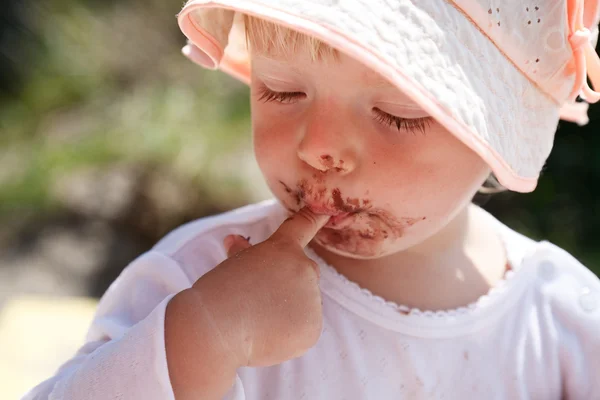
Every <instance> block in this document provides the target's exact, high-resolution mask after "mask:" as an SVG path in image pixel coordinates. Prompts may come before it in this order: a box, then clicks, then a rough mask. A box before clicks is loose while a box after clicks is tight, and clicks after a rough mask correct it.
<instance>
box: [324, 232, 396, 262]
mask: <svg viewBox="0 0 600 400" xmlns="http://www.w3.org/2000/svg"><path fill="white" fill-rule="evenodd" d="M314 242H315V243H317V244H318V245H319V246H320V247H322V248H324V249H325V250H327V251H329V252H331V253H334V254H337V255H339V256H343V257H347V258H353V259H357V260H372V259H376V258H381V257H385V256H387V255H390V254H392V253H394V251H390V250H389V247H388V246H385V244H386V243H385V242H380V243H373V241H372V240H369V239H356V240H346V241H344V240H341V241H335V242H332V241H331V239H330V235H328V234H327V232H323V230H321V231H320V232H319V233H318V234H317V236H315V238H314ZM386 250H387V251H386Z"/></svg>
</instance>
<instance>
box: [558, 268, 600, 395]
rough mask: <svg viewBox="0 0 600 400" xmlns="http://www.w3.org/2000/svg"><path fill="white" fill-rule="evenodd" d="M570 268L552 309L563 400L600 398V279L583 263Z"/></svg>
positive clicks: (560, 282) (560, 280)
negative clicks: (558, 353)
mask: <svg viewBox="0 0 600 400" xmlns="http://www.w3.org/2000/svg"><path fill="white" fill-rule="evenodd" d="M570 267H571V268H570V271H569V274H563V278H561V279H559V280H558V281H559V282H558V284H557V289H556V290H555V293H554V296H553V300H554V304H553V307H552V312H553V314H554V317H555V319H556V321H557V332H556V333H557V341H558V343H559V347H560V365H561V375H562V377H563V398H564V399H567V400H580V399H600V380H599V379H598V377H599V371H600V280H599V279H598V278H597V277H596V276H595V275H594V274H593V273H592V272H591V271H590V270H588V269H587V268H585V267H584V266H583V265H580V264H579V263H576V262H572V263H571V264H570ZM558 288H560V289H558Z"/></svg>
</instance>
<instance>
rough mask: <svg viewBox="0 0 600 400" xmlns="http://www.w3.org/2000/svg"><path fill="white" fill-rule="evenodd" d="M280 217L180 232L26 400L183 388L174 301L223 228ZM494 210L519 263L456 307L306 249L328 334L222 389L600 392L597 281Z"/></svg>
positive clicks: (270, 208) (210, 258)
mask: <svg viewBox="0 0 600 400" xmlns="http://www.w3.org/2000/svg"><path fill="white" fill-rule="evenodd" d="M488 215H489V214H488ZM284 218H285V210H284V209H283V207H281V206H280V205H279V203H277V202H275V201H266V202H262V203H259V204H255V205H251V206H247V207H244V208H241V209H238V210H234V211H232V212H229V213H226V214H222V215H219V216H215V217H210V218H204V219H200V220H197V221H195V222H191V223H189V224H186V225H184V226H182V227H180V228H178V229H176V230H175V231H173V232H171V233H170V234H169V235H167V236H166V237H165V238H164V239H163V240H161V241H160V242H159V243H158V244H157V245H156V246H155V247H154V248H153V249H152V250H150V251H149V252H147V253H145V254H143V255H141V256H140V257H139V258H137V259H136V260H135V261H133V262H132V263H131V264H130V265H129V266H128V267H127V268H126V269H125V270H124V271H123V272H122V274H121V275H120V276H119V278H118V279H117V280H116V281H115V282H114V283H113V284H112V285H111V286H110V288H109V289H108V290H107V292H106V293H105V294H104V296H103V297H102V299H101V301H100V304H99V306H98V310H97V313H96V315H95V318H94V321H93V323H92V326H91V328H90V330H89V332H88V335H87V340H86V342H87V344H86V345H85V346H83V347H82V348H81V349H80V350H79V352H78V353H77V354H76V355H75V356H74V357H73V358H72V359H71V360H69V361H67V362H66V363H65V364H63V365H62V367H61V368H60V369H59V370H58V371H57V372H56V375H55V376H53V377H51V378H50V379H48V380H47V381H45V382H42V383H41V384H39V385H38V386H37V387H35V388H34V389H32V390H31V391H30V392H29V393H28V394H26V395H25V397H24V399H28V400H29V399H52V400H86V399H89V400H100V399H102V400H105V399H143V400H155V399H156V400H158V399H161V400H162V399H167V400H172V399H174V396H173V391H172V387H171V385H170V381H169V374H168V368H167V360H166V353H165V341H164V316H165V308H166V306H167V304H168V302H169V300H170V299H171V298H172V297H173V296H174V295H175V294H176V293H178V292H179V291H181V290H183V289H186V288H188V287H190V286H191V285H192V284H193V283H194V282H195V281H196V280H197V279H198V278H200V277H201V276H202V275H203V274H204V273H206V272H207V271H209V270H210V269H211V268H213V267H214V266H216V265H218V264H219V263H220V262H221V261H223V260H224V259H225V258H226V254H225V250H224V248H223V245H222V240H223V238H224V237H225V236H226V235H228V234H232V233H233V234H241V235H244V236H250V237H251V240H250V241H251V243H253V244H255V243H258V242H261V241H263V240H264V239H266V238H267V237H269V235H270V234H271V233H272V232H273V231H274V230H275V229H276V228H277V227H278V226H279V225H280V223H281V222H282V221H283V219H284ZM489 218H490V220H491V221H493V223H494V224H495V225H496V226H497V230H498V233H499V234H500V236H501V237H502V239H503V241H504V243H505V245H506V248H507V253H508V257H509V261H510V262H511V265H512V271H509V272H508V273H507V275H506V278H505V279H504V280H503V281H501V282H500V283H499V284H498V285H497V286H496V287H494V288H493V289H492V290H491V291H490V292H489V294H488V295H486V296H483V297H481V298H480V299H479V300H478V301H477V302H476V303H473V304H471V305H470V306H468V307H465V308H461V309H457V310H449V311H444V312H437V313H432V312H422V311H419V310H415V309H412V310H409V309H406V308H405V307H402V306H399V305H395V304H392V303H389V302H386V301H384V300H383V299H381V298H379V297H376V296H374V295H372V294H370V292H369V291H367V290H364V289H361V288H359V287H358V286H357V285H356V284H355V283H352V282H350V281H348V280H347V279H346V278H344V277H343V276H342V275H340V274H338V273H337V272H336V271H335V270H334V269H333V268H332V267H331V266H328V265H327V264H325V263H324V262H323V261H322V260H320V259H319V258H318V257H317V256H316V255H315V254H314V253H313V252H312V250H310V249H308V250H307V254H308V255H309V256H310V257H312V258H313V259H315V260H316V261H317V262H318V263H319V265H320V268H321V280H320V286H321V291H322V294H323V318H324V326H323V332H322V335H321V337H320V339H319V341H318V342H317V344H316V345H315V346H314V347H313V348H312V349H310V350H309V351H308V352H307V353H306V354H305V355H303V356H302V357H300V358H296V359H293V360H289V361H287V362H284V363H283V364H280V365H276V366H272V367H263V368H241V369H239V370H238V373H237V377H236V382H235V384H234V386H233V387H232V389H231V391H230V392H229V393H228V395H227V396H226V399H227V400H254V399H297V400H302V399H305V400H320V399H323V400H325V399H327V400H344V399H347V400H361V399H486V400H487V399H511V400H517V399H543V400H552V399H556V400H558V399H582V400H583V399H585V400H588V399H600V281H599V280H598V278H597V277H596V276H595V275H594V274H593V273H592V272H590V271H589V270H588V269H586V268H585V267H584V266H582V265H581V264H580V263H579V262H578V261H576V260H575V259H574V258H573V257H572V256H570V255H569V254H568V253H566V252H565V251H563V250H561V249H559V248H558V247H556V246H554V245H552V244H550V243H547V242H542V243H537V242H534V241H532V240H530V239H528V238H526V237H524V236H522V235H520V234H518V233H516V232H514V231H512V230H511V229H509V228H508V227H506V226H505V225H503V224H502V223H500V222H499V221H497V220H496V219H494V218H493V217H492V216H491V215H489ZM407 312H408V314H407ZM198 362H202V360H198ZM198 399H200V397H198Z"/></svg>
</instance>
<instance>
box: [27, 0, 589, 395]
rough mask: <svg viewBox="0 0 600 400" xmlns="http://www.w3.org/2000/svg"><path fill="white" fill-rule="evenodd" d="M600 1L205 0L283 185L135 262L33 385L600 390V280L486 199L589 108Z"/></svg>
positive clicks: (530, 165)
mask: <svg viewBox="0 0 600 400" xmlns="http://www.w3.org/2000/svg"><path fill="white" fill-rule="evenodd" d="M599 5H600V2H599V1H598V0H539V1H537V2H531V3H529V2H527V1H521V0H519V1H516V0H509V1H502V2H501V1H496V0H426V1H415V2H411V1H409V0H210V1H209V0H192V1H190V2H189V3H188V4H187V5H185V7H184V8H183V10H182V12H181V13H180V14H179V16H178V20H179V26H180V27H181V29H182V31H183V33H184V34H185V35H186V36H187V38H188V39H189V44H188V45H187V46H186V47H185V48H184V53H185V54H186V55H187V56H189V57H190V58H191V59H192V60H194V61H195V62H197V63H199V64H201V65H203V66H205V67H208V68H220V69H222V70H224V71H226V72H228V73H230V74H232V75H233V76H235V77H237V78H239V79H241V80H243V81H245V82H247V83H248V84H249V85H250V87H251V105H252V125H253V135H254V150H255V154H256V158H257V161H258V164H259V166H260V168H261V171H262V172H263V174H264V177H265V179H266V181H267V183H268V185H269V187H270V189H271V190H272V192H273V195H274V199H273V200H271V201H266V202H263V203H260V204H255V205H250V206H247V207H244V208H241V209H238V210H235V211H232V212H229V213H226V214H223V215H219V216H215V217H211V218H205V219H201V220H199V221H195V222H191V223H189V224H187V225H185V226H183V227H181V228H179V229H177V230H175V231H174V232H172V233H171V234H169V235H168V236H166V237H165V238H164V239H163V240H161V241H160V242H159V243H158V244H157V245H156V246H155V247H154V248H153V249H152V250H150V251H149V252H147V253H145V254H143V255H141V256H140V257H139V258H138V259H137V260H135V261H134V262H132V263H131V264H130V265H129V266H128V267H127V268H126V269H125V270H124V271H123V273H122V274H121V276H120V277H119V278H118V279H117V280H116V281H115V282H114V283H113V284H112V285H111V287H110V288H109V289H108V291H107V292H106V294H105V295H104V297H103V298H102V300H101V301H100V304H99V307H98V311H97V314H96V316H95V319H94V321H93V324H92V326H91V328H90V331H89V333H88V336H87V343H86V344H85V346H83V347H82V348H81V349H80V350H79V352H78V353H77V354H76V355H75V356H74V357H73V358H72V359H71V360H69V361H67V362H66V363H65V364H64V365H63V366H62V367H61V368H60V369H59V370H58V371H57V372H56V375H55V376H53V377H51V378H50V379H48V380H47V381H45V382H43V383H41V384H40V385H38V386H37V387H35V388H34V389H32V390H31V391H30V392H29V393H28V394H27V395H26V396H25V399H53V400H67V399H68V400H71V399H73V400H75V399H76V400H84V399H94V400H99V399H142V400H152V399H156V400H158V399H171V400H172V399H177V400H188V399H203V400H204V399H223V398H225V399H235V400H242V399H248V400H250V399H252V400H254V399H297V400H301V399H305V400H309V399H310V400H317V399H323V400H325V399H327V400H333V399H335V400H342V399H347V400H359V399H511V400H514V399H543V400H549V399H557V400H558V399H582V400H592V399H600V379H599V378H600V376H599V374H600V282H599V280H598V279H597V278H596V277H595V276H594V275H593V274H592V273H591V272H590V271H589V270H588V269H586V268H585V267H584V266H582V265H581V264H580V263H579V262H577V260H575V259H574V258H573V257H572V256H570V255H569V254H567V253H566V252H565V251H563V250H561V249H559V248H557V247H556V246H554V245H552V244H550V243H547V242H541V243H538V242H535V241H533V240H531V239H528V238H526V237H524V236H522V235H520V234H518V233H516V232H514V231H512V230H511V229H509V228H508V227H506V226H505V225H503V224H502V223H500V222H499V221H497V220H496V219H494V218H493V217H492V216H491V215H489V214H488V213H486V212H485V211H483V210H482V209H481V208H478V207H476V206H474V205H473V204H472V203H471V199H472V197H473V195H474V194H475V193H476V192H477V191H478V189H479V188H480V187H481V186H482V184H484V182H485V181H486V180H487V179H488V177H490V176H491V174H493V176H495V177H497V179H498V180H499V182H500V183H501V184H502V185H503V186H504V187H506V188H508V189H510V190H514V191H519V192H528V191H532V190H533V189H534V188H535V186H536V183H537V179H538V175H539V172H540V170H541V168H542V166H543V164H544V162H545V160H546V158H547V156H548V154H549V152H550V149H551V147H552V142H553V136H554V131H555V128H556V124H557V122H558V120H559V117H560V116H561V115H562V116H563V118H567V119H571V120H574V121H577V122H579V123H581V124H583V123H585V122H586V117H585V111H586V109H587V108H586V105H584V103H575V102H574V101H575V99H576V98H577V96H578V95H580V96H581V97H584V98H585V99H586V100H588V101H597V100H598V99H599V98H600V94H599V93H598V92H595V91H594V90H593V89H592V88H590V87H589V86H588V84H587V81H586V77H587V75H588V73H589V75H590V78H591V79H592V82H593V83H596V84H600V60H599V59H598V56H597V55H596V53H595V51H594V48H593V42H595V39H596V38H597V29H596V26H597V24H598V20H599V13H600V7H599ZM561 113H562V114H561Z"/></svg>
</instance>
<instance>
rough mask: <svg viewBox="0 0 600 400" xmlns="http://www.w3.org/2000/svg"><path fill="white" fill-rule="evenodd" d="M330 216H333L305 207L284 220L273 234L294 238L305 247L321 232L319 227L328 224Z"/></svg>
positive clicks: (274, 235)
mask: <svg viewBox="0 0 600 400" xmlns="http://www.w3.org/2000/svg"><path fill="white" fill-rule="evenodd" d="M329 218H331V216H329V215H324V214H315V213H314V212H312V211H311V210H310V209H309V208H308V207H304V208H302V209H301V210H300V211H298V212H297V213H295V214H294V215H292V216H291V217H289V218H288V219H286V220H285V221H283V223H282V224H281V225H280V226H279V228H278V229H277V230H276V231H275V233H273V235H272V236H273V237H277V236H279V237H284V238H286V239H292V240H293V241H294V242H297V243H298V244H299V245H300V246H301V247H302V248H304V247H306V246H307V245H308V244H309V243H310V241H311V240H312V239H313V238H314V237H315V235H316V234H317V232H319V229H321V228H322V227H324V226H325V224H327V221H329Z"/></svg>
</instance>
